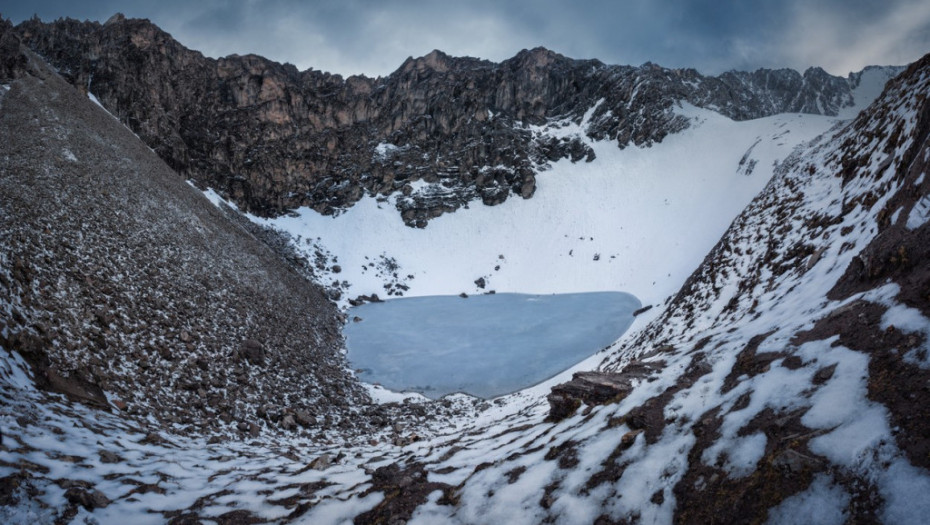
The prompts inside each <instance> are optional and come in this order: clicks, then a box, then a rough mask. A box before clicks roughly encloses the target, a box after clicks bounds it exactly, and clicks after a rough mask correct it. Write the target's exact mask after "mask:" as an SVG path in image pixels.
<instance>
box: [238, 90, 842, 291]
mask: <svg viewBox="0 0 930 525" xmlns="http://www.w3.org/2000/svg"><path fill="white" fill-rule="evenodd" d="M681 111H682V112H683V113H684V114H685V115H687V116H688V117H689V118H691V119H692V120H693V124H692V126H691V127H690V128H689V129H688V130H686V131H684V132H682V133H679V134H675V135H672V136H669V137H667V138H666V139H665V140H664V141H663V142H662V143H660V144H656V145H654V146H652V147H649V148H639V147H634V146H631V147H627V148H626V149H623V150H621V149H619V148H617V147H616V145H615V144H613V143H612V142H592V143H589V145H590V147H591V148H592V149H593V150H594V151H595V153H596V155H597V158H596V159H595V160H594V161H593V162H590V163H584V162H580V163H575V164H573V163H571V162H570V161H568V160H563V161H560V162H558V163H555V164H554V165H553V166H552V168H551V169H549V170H548V171H545V172H542V173H540V174H539V175H538V176H537V190H536V194H535V195H534V196H533V198H532V199H529V200H523V199H520V198H519V197H511V198H510V199H508V200H507V201H506V202H504V203H503V204H500V205H498V206H493V207H489V206H484V205H482V204H480V203H473V204H472V205H471V206H470V207H469V208H468V209H460V210H458V211H456V212H455V213H453V214H445V215H443V216H440V217H438V218H436V219H433V220H431V221H430V222H429V225H428V226H427V227H426V228H425V229H416V228H409V227H406V226H404V224H403V222H402V220H401V218H400V215H399V213H398V212H397V210H396V209H395V208H394V206H393V205H392V203H391V202H378V200H376V199H375V198H371V197H364V198H362V200H361V201H359V202H358V203H356V204H355V205H354V206H353V207H351V208H349V209H348V210H346V211H345V212H344V213H341V214H340V215H339V216H338V217H330V216H323V215H320V214H318V213H317V212H315V211H313V210H311V209H308V208H301V209H298V210H296V211H295V213H294V214H289V215H287V216H282V217H278V218H276V219H271V220H267V219H260V218H257V217H252V219H253V220H255V221H256V222H259V223H262V224H265V225H269V226H273V227H275V228H278V229H281V230H284V231H286V232H288V233H290V234H291V235H292V236H293V237H294V238H298V237H299V238H301V239H304V240H305V243H298V246H297V247H298V249H302V250H303V251H304V253H305V254H306V255H307V256H308V258H312V256H313V253H314V252H315V250H316V248H317V247H322V248H323V251H326V252H330V253H332V255H333V257H334V259H335V260H336V261H338V264H339V266H340V267H341V272H340V273H338V274H335V273H325V272H324V273H323V274H322V275H321V276H320V281H321V282H324V283H331V282H332V281H333V280H339V281H347V282H348V283H349V287H348V289H347V290H345V291H344V293H343V305H346V300H347V299H348V298H350V297H356V296H358V295H362V294H365V295H369V294H372V293H381V294H382V295H383V293H384V286H385V284H386V282H387V281H388V280H389V279H388V278H386V277H385V276H384V275H383V273H382V275H378V273H379V272H377V271H375V270H374V269H372V264H373V263H376V262H377V261H379V260H381V258H382V256H384V257H387V258H393V259H394V260H395V261H396V264H397V266H398V268H397V269H396V270H395V272H394V273H397V274H398V276H399V277H400V279H401V280H402V281H403V283H404V284H405V285H406V286H409V290H407V291H406V292H404V295H405V296H425V295H458V294H459V293H462V292H465V293H468V294H473V293H481V291H482V290H481V289H479V288H478V287H477V286H476V285H475V283H474V281H475V280H476V279H477V278H479V277H484V278H485V280H486V282H487V290H496V291H497V292H512V293H536V294H550V293H573V292H588V291H602V290H624V291H626V292H629V293H631V294H633V295H635V296H637V297H638V298H640V299H641V300H642V301H643V303H644V304H659V303H661V302H663V301H664V300H665V299H666V298H667V297H669V296H670V295H672V294H673V293H674V292H676V291H677V290H678V288H679V287H680V286H681V284H682V283H683V282H684V280H685V279H686V278H687V276H688V275H689V274H690V273H691V271H692V270H693V269H694V268H695V267H696V266H697V265H698V264H699V263H700V262H701V260H702V259H703V257H704V254H706V253H707V251H708V250H710V248H711V247H713V245H714V244H715V243H716V241H717V239H719V237H720V235H721V234H722V233H723V231H724V230H725V229H726V228H727V226H728V225H729V223H730V221H731V220H732V219H733V217H735V216H736V214H737V213H739V212H740V211H741V210H742V208H743V207H744V206H745V205H746V204H747V203H748V202H749V201H750V200H751V199H752V197H754V196H755V195H756V194H757V193H758V192H759V191H760V190H761V189H762V187H763V186H764V185H765V184H766V183H767V182H768V179H769V177H771V175H772V172H773V169H774V165H775V164H777V163H778V162H780V161H781V160H782V159H784V157H786V156H787V155H788V154H789V153H790V151H791V150H792V148H793V147H794V146H795V145H796V144H798V143H801V142H802V141H805V140H808V139H811V138H813V137H815V136H816V135H818V134H819V133H821V132H823V131H825V130H826V129H828V128H829V127H830V126H831V125H833V123H834V119H831V118H827V117H820V116H811V115H803V116H802V115H779V116H775V117H770V118H766V119H760V120H755V121H748V122H734V121H732V120H729V119H727V118H725V117H722V116H720V115H718V114H716V113H713V112H711V111H707V110H702V109H698V108H695V107H692V106H686V107H683V108H682V109H681ZM588 113H592V111H589V112H588ZM785 126H788V127H790V129H791V130H792V132H791V133H790V134H787V135H785V134H784V129H783V128H784V127H785ZM555 129H558V130H561V131H559V133H566V134H574V133H578V131H579V130H580V129H581V126H580V125H578V124H572V125H569V126H566V127H564V128H563V127H556V128H555ZM550 131H551V130H550ZM585 140H587V139H585ZM757 142H758V144H756V143H757ZM753 144H756V145H755V147H754V148H753V149H752V152H751V156H752V159H753V160H756V161H757V166H756V168H755V170H753V173H752V174H751V175H749V176H746V175H743V174H741V173H739V169H740V164H739V163H740V160H741V159H742V157H743V155H744V153H746V151H747V150H748V149H749V148H750V147H751V146H753ZM595 258H597V260H595ZM407 276H412V277H411V278H407Z"/></svg>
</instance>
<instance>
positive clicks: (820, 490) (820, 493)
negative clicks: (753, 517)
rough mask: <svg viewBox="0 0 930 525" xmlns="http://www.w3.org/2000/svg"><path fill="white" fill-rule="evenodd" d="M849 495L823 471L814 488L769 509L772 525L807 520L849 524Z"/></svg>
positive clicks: (815, 523) (817, 523)
mask: <svg viewBox="0 0 930 525" xmlns="http://www.w3.org/2000/svg"><path fill="white" fill-rule="evenodd" d="M849 499H850V498H849V494H847V493H846V491H844V490H843V489H842V488H841V487H838V486H836V485H835V484H834V483H833V482H832V480H831V479H830V478H829V477H828V476H826V475H823V474H819V475H818V476H817V477H816V478H814V481H813V482H811V485H810V487H808V488H807V490H805V491H804V492H801V493H800V494H795V495H794V496H791V497H790V498H787V499H786V500H785V501H783V502H781V505H779V506H777V507H775V508H773V509H771V510H770V511H769V519H768V522H767V523H769V524H771V525H782V524H785V525H790V524H794V523H807V524H809V525H840V524H842V523H846V506H847V505H849Z"/></svg>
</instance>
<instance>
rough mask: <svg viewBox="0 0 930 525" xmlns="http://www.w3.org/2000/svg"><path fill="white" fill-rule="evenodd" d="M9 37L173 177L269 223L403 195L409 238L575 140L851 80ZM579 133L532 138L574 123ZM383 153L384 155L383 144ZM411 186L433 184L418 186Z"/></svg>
mask: <svg viewBox="0 0 930 525" xmlns="http://www.w3.org/2000/svg"><path fill="white" fill-rule="evenodd" d="M16 32H17V34H19V35H20V37H21V38H22V40H23V42H24V43H25V44H27V45H28V46H29V47H30V48H31V49H32V50H34V51H35V52H37V53H38V54H39V55H41V56H43V57H45V58H46V59H47V60H48V61H49V62H50V63H51V64H53V65H54V66H55V67H56V68H57V69H58V70H59V72H60V73H61V74H62V75H63V76H64V77H65V78H66V79H68V81H69V82H71V83H73V84H74V85H76V86H78V87H79V88H80V89H81V90H84V91H89V92H91V93H93V94H94V95H95V96H96V97H98V98H99V100H100V101H101V102H102V103H103V105H104V106H105V107H107V108H108V109H109V110H110V112H111V113H113V114H114V115H116V116H117V117H118V118H119V119H120V120H121V121H123V122H124V123H126V124H127V125H128V126H129V127H130V128H131V129H132V130H133V131H134V132H136V133H137V134H138V135H139V136H140V138H142V140H143V141H144V142H145V143H146V144H148V145H149V146H150V147H152V148H153V149H154V150H155V151H156V152H157V153H158V154H159V156H161V157H162V158H163V159H164V160H165V161H166V162H167V163H168V165H169V166H171V167H172V168H174V169H175V170H177V171H178V172H179V173H181V174H182V175H184V176H186V177H188V178H190V179H191V180H193V181H194V182H195V183H196V184H197V185H198V186H199V187H201V188H206V187H211V188H214V189H216V190H217V191H219V192H220V193H221V194H222V195H224V196H226V197H228V198H230V199H232V200H233V201H235V202H236V203H237V204H238V205H240V207H242V208H244V209H246V210H248V211H251V212H255V213H258V214H260V215H265V216H273V215H279V214H282V213H285V212H287V210H291V209H295V208H297V207H300V206H309V207H312V208H314V209H316V210H317V211H320V212H322V213H327V214H330V213H338V212H339V211H340V210H343V209H345V208H347V207H349V206H351V205H352V204H354V203H355V202H356V201H358V199H360V198H361V197H362V196H363V195H366V194H367V195H375V196H387V195H392V194H401V195H404V196H406V198H403V199H399V200H398V201H397V208H398V211H399V212H400V213H401V215H402V217H403V219H404V222H405V223H406V224H407V225H409V226H414V225H415V226H419V227H423V226H425V225H426V224H427V221H428V220H429V219H431V218H433V217H436V216H438V215H440V214H442V213H446V212H450V211H453V210H455V209H457V208H459V207H460V206H463V205H465V204H467V203H468V202H471V201H474V200H481V201H482V202H483V203H484V204H488V205H494V204H498V203H500V202H503V201H504V200H506V199H507V198H508V197H510V196H512V195H518V196H520V197H523V198H530V197H532V195H533V193H534V192H535V188H536V182H535V175H536V173H538V172H539V171H540V170H543V169H546V167H547V165H548V163H550V162H553V161H557V160H559V159H565V158H567V159H571V161H572V162H578V161H583V160H584V161H590V160H591V159H592V158H593V156H594V153H593V151H592V150H591V149H590V147H589V146H587V144H586V142H585V138H590V139H596V140H611V141H614V142H615V143H616V144H617V145H618V146H619V147H621V148H622V147H626V146H628V145H631V144H634V145H638V146H642V145H650V144H652V143H655V142H659V141H661V140H662V139H663V138H664V137H665V136H667V135H668V134H669V133H675V132H677V131H680V130H682V129H683V128H685V127H687V125H688V124H687V120H686V119H684V118H683V117H681V116H679V115H677V114H676V113H675V111H674V109H675V107H676V104H677V103H678V102H679V101H685V102H688V103H691V104H694V105H697V106H700V107H706V108H711V109H714V110H716V111H719V112H720V113H722V114H724V115H727V116H729V117H732V118H734V119H739V120H744V119H751V118H758V117H763V116H767V115H773V114H776V113H783V112H803V113H821V112H822V113H825V114H828V115H835V114H836V112H837V111H838V110H839V109H840V108H842V107H844V106H849V105H851V104H852V103H853V100H852V94H851V88H852V87H854V86H855V85H856V84H857V83H858V78H859V77H858V76H857V75H851V76H850V77H849V78H841V77H834V76H831V75H829V74H827V73H826V72H824V71H823V70H822V69H819V68H811V69H809V70H807V71H805V72H804V74H803V75H802V74H800V73H798V72H796V71H793V70H788V69H781V70H765V69H760V70H757V71H755V72H751V73H747V72H728V73H725V74H723V75H720V76H717V77H712V76H704V75H701V74H699V73H698V72H697V71H695V70H693V69H666V68H662V67H660V66H657V65H654V64H651V63H647V64H644V65H642V66H640V67H631V66H612V65H605V64H603V63H601V62H600V61H597V60H573V59H570V58H567V57H564V56H562V55H560V54H558V53H555V52H552V51H549V50H547V49H543V48H536V49H532V50H524V51H521V52H520V53H518V54H517V55H516V56H514V57H513V58H511V59H508V60H505V61H503V62H501V63H492V62H488V61H485V60H479V59H474V58H468V57H451V56H449V55H446V54H445V53H442V52H441V51H433V52H432V53H429V54H428V55H426V56H424V57H421V58H417V59H413V58H410V59H408V60H407V61H406V62H404V63H403V64H402V65H401V66H400V68H398V69H397V71H395V72H394V73H392V74H390V75H388V76H387V77H379V78H368V77H364V76H351V77H349V78H342V77H340V76H339V75H331V74H329V73H324V72H320V71H316V70H312V69H311V70H307V71H303V72H301V71H298V70H297V69H296V68H295V67H294V66H292V65H290V64H279V63H276V62H272V61H270V60H267V59H265V58H262V57H259V56H254V55H247V56H236V55H232V56H228V57H225V58H220V59H212V58H207V57H204V56H203V55H201V54H200V53H199V52H196V51H192V50H189V49H187V48H185V47H184V46H182V45H181V44H179V43H178V42H177V41H175V40H174V39H173V38H172V37H171V36H170V35H169V34H167V33H165V32H164V31H162V30H160V29H159V28H158V27H157V26H155V25H153V24H152V23H150V22H149V21H147V20H138V19H126V18H125V17H123V16H122V15H115V16H113V17H112V18H111V19H110V20H108V21H107V22H106V23H104V24H100V23H97V22H78V21H76V20H72V19H60V20H57V21H55V22H52V23H43V22H41V21H39V20H38V19H33V20H29V21H26V22H23V23H21V24H20V25H19V26H17V27H16ZM589 110H590V114H589V120H588V121H587V123H586V128H585V130H584V133H585V135H586V137H578V136H576V137H574V138H564V139H558V138H555V137H553V136H552V135H550V134H548V133H546V131H545V129H542V130H540V129H539V128H537V131H534V130H533V128H531V126H542V127H545V126H547V125H550V126H556V127H558V126H561V125H562V123H565V122H574V123H580V122H581V120H582V118H583V116H584V115H585V113H586V112H589ZM379 145H380V147H379ZM418 180H423V181H425V182H427V183H430V186H429V189H421V190H419V191H414V188H413V186H411V183H412V182H414V181H418Z"/></svg>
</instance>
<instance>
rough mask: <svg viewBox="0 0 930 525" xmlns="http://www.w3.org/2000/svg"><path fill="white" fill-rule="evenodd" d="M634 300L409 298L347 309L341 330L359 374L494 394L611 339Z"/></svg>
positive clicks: (625, 323) (409, 385)
mask: <svg viewBox="0 0 930 525" xmlns="http://www.w3.org/2000/svg"><path fill="white" fill-rule="evenodd" d="M640 306H641V305H640V302H639V300H637V299H636V297H634V296H632V295H630V294H628V293H623V292H592V293H573V294H558V295H525V294H491V295H477V296H471V297H468V298H467V299H465V298H461V297H459V296H430V297H411V298H403V299H392V300H389V301H385V302H383V303H369V304H364V305H361V306H357V307H355V308H352V309H350V310H349V321H348V323H347V324H346V326H345V328H344V329H343V333H344V334H345V336H346V346H347V348H348V358H349V362H350V364H351V366H352V367H353V368H355V369H356V370H357V371H358V376H359V378H360V379H361V380H362V381H365V382H367V383H372V384H380V385H382V386H384V387H385V388H388V389H391V390H396V391H414V392H420V393H422V394H424V395H426V396H427V397H431V398H434V399H435V398H439V397H442V396H444V395H446V394H450V393H454V392H465V393H468V394H471V395H474V396H477V397H483V398H492V397H496V396H500V395H503V394H509V393H511V392H515V391H517V390H521V389H523V388H526V387H529V386H532V385H534V384H536V383H539V382H541V381H544V380H546V379H548V378H550V377H552V376H554V375H556V374H558V373H559V372H561V371H563V370H566V369H567V368H569V367H571V366H572V365H574V364H576V363H578V362H580V361H582V360H584V359H585V358H587V357H588V356H590V355H593V354H594V353H595V352H597V351H598V350H600V349H601V348H603V347H605V346H607V345H609V344H610V343H612V342H614V341H615V340H617V338H619V337H620V336H621V335H622V334H623V332H625V331H626V330H627V328H629V327H630V324H632V322H633V312H634V311H635V310H636V309H637V308H639V307H640ZM356 317H357V318H360V319H361V320H360V321H354V320H353V319H354V318H356Z"/></svg>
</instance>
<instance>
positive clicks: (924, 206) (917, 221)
mask: <svg viewBox="0 0 930 525" xmlns="http://www.w3.org/2000/svg"><path fill="white" fill-rule="evenodd" d="M928 219H930V195H924V196H923V197H921V199H920V200H919V201H917V202H916V203H915V204H914V207H913V208H911V213H910V214H908V216H907V229H908V230H916V229H917V228H920V227H921V226H923V225H924V224H926V222H927V220H928Z"/></svg>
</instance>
